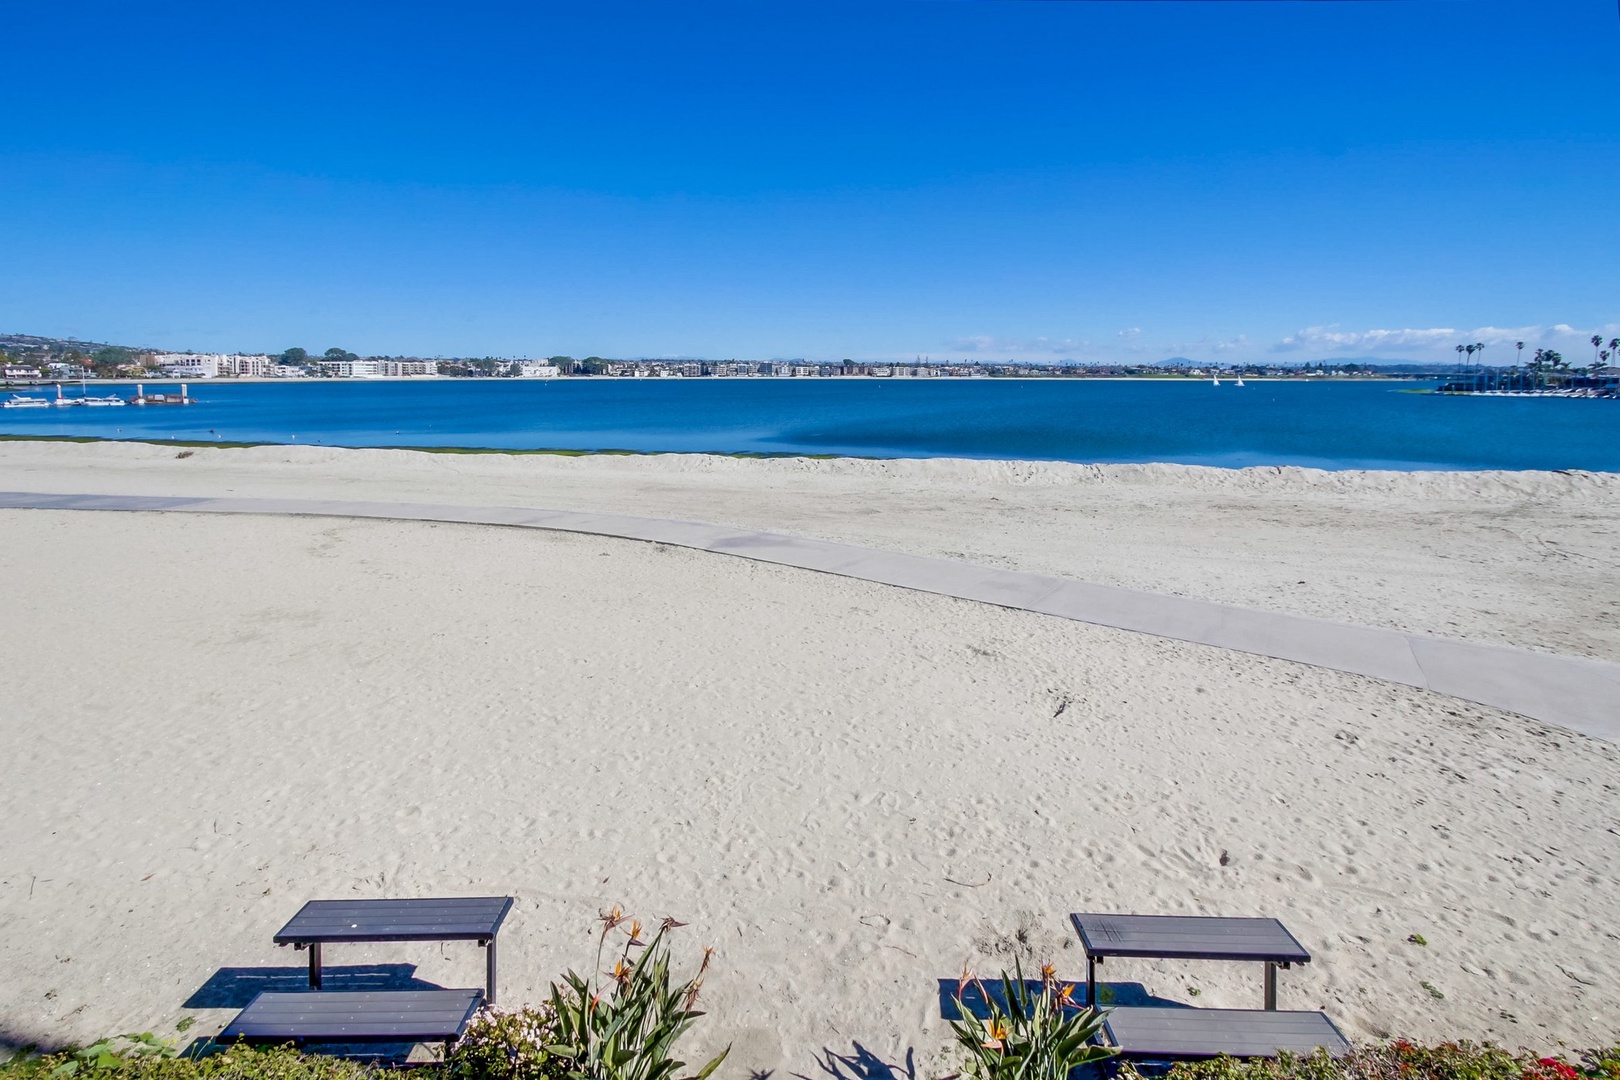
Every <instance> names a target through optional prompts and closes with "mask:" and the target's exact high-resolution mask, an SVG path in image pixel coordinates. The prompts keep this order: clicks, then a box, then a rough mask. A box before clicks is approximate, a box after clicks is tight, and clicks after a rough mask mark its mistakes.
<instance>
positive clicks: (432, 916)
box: [273, 896, 513, 1005]
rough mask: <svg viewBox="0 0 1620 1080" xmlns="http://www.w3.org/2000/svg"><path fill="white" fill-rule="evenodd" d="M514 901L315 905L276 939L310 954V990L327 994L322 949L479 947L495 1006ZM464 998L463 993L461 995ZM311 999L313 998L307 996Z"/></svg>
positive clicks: (487, 994) (489, 898)
mask: <svg viewBox="0 0 1620 1080" xmlns="http://www.w3.org/2000/svg"><path fill="white" fill-rule="evenodd" d="M512 903H513V901H512V898H511V897H510V896H468V897H455V898H449V899H443V898H437V897H434V898H424V899H410V900H311V901H310V902H309V903H307V904H305V905H304V906H303V907H301V908H299V909H298V914H296V915H294V916H293V917H292V920H291V921H290V922H288V923H287V925H286V926H283V927H282V928H281V929H280V930H279V931H278V932H277V933H276V936H275V938H274V939H273V940H274V941H275V943H276V944H277V945H291V946H292V947H293V948H294V949H308V950H309V987H310V989H311V990H319V989H320V988H321V946H323V945H329V944H335V943H346V942H369V941H476V942H478V944H479V945H481V946H483V947H484V948H485V949H486V950H487V953H486V955H485V957H484V963H485V976H486V987H485V991H484V994H483V997H484V1000H485V1001H488V1002H489V1003H490V1004H491V1005H493V1004H494V1003H495V935H496V934H497V933H499V932H500V929H501V923H502V922H503V921H504V920H505V919H506V914H507V912H509V911H511V910H512ZM458 992H459V991H458ZM301 996H305V997H307V996H308V995H301Z"/></svg>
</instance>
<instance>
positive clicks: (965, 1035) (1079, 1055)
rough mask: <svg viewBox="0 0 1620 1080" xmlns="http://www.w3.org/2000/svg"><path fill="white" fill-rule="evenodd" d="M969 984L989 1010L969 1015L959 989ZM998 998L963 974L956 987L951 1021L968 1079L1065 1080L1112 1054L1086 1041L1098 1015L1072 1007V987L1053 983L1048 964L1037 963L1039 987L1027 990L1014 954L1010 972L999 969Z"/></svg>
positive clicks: (1096, 1026) (1098, 1023)
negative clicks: (956, 1015)
mask: <svg viewBox="0 0 1620 1080" xmlns="http://www.w3.org/2000/svg"><path fill="white" fill-rule="evenodd" d="M969 985H972V986H975V987H976V988H977V989H978V991H979V994H980V996H981V997H982V998H983V999H984V1001H985V1005H986V1008H987V1011H988V1012H989V1014H990V1015H988V1016H986V1017H984V1018H982V1019H981V1018H979V1017H977V1016H974V1015H972V1014H971V1013H970V1012H969V1011H968V1009H967V1007H966V1006H965V1005H963V1003H962V993H963V991H964V990H966V989H967V987H968V986H969ZM1001 989H1002V994H1003V997H1002V1000H1001V1001H997V1000H996V999H995V998H994V997H992V996H991V995H990V994H989V993H988V992H986V990H985V987H984V984H983V983H982V982H980V981H979V980H978V979H977V978H975V977H974V976H972V975H971V974H968V973H966V972H964V973H963V975H962V979H961V981H960V982H959V983H958V984H957V988H956V1006H957V1010H958V1012H959V1013H960V1014H961V1018H960V1019H957V1020H952V1021H951V1022H950V1023H951V1031H952V1033H953V1034H954V1035H955V1036H956V1042H957V1044H958V1045H959V1046H960V1047H961V1048H962V1049H963V1050H965V1051H966V1052H967V1073H968V1075H969V1076H971V1077H973V1078H974V1080H1067V1078H1068V1075H1069V1073H1070V1072H1072V1071H1073V1070H1074V1069H1076V1068H1078V1067H1079V1066H1081V1065H1086V1064H1089V1063H1091V1062H1094V1061H1102V1060H1103V1059H1105V1058H1109V1057H1112V1056H1113V1054H1114V1051H1113V1050H1111V1049H1109V1048H1107V1047H1103V1046H1092V1045H1090V1043H1091V1040H1092V1037H1093V1036H1095V1035H1096V1034H1097V1031H1098V1030H1099V1029H1100V1028H1101V1027H1102V1014H1101V1013H1099V1012H1098V1011H1097V1010H1096V1009H1094V1008H1091V1007H1089V1006H1088V1007H1087V1008H1085V1009H1079V1010H1075V1009H1073V1007H1072V1005H1071V1002H1070V995H1071V994H1072V993H1073V989H1074V988H1073V987H1070V986H1065V987H1063V988H1062V989H1059V988H1058V983H1057V976H1056V974H1055V972H1054V971H1053V970H1052V965H1050V964H1047V965H1045V966H1043V967H1042V968H1041V988H1040V991H1039V992H1038V993H1034V994H1032V993H1030V990H1029V987H1028V986H1027V985H1026V984H1025V982H1024V970H1023V965H1022V964H1020V963H1019V962H1018V960H1017V959H1016V958H1015V959H1014V960H1013V974H1012V975H1011V976H1008V974H1007V973H1006V972H1005V971H1003V972H1002V973H1001Z"/></svg>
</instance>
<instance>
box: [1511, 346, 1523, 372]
mask: <svg viewBox="0 0 1620 1080" xmlns="http://www.w3.org/2000/svg"><path fill="white" fill-rule="evenodd" d="M1513 347H1514V348H1516V349H1518V350H1519V351H1518V353H1517V354H1516V360H1515V363H1514V365H1513V366H1514V367H1515V368H1521V367H1524V342H1522V341H1515V342H1514V343H1513Z"/></svg>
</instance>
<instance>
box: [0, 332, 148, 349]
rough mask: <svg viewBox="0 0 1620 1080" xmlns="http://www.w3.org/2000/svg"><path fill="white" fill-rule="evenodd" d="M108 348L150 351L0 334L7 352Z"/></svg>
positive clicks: (2, 346)
mask: <svg viewBox="0 0 1620 1080" xmlns="http://www.w3.org/2000/svg"><path fill="white" fill-rule="evenodd" d="M109 348H125V349H128V350H129V351H130V352H150V351H152V350H150V349H147V348H145V347H144V346H139V345H122V346H120V345H114V344H112V343H111V342H106V341H80V340H79V339H78V338H53V337H35V336H34V335H32V334H0V349H6V350H7V351H27V352H38V351H40V350H44V351H46V352H52V353H63V352H82V353H93V352H95V351H96V350H97V349H109Z"/></svg>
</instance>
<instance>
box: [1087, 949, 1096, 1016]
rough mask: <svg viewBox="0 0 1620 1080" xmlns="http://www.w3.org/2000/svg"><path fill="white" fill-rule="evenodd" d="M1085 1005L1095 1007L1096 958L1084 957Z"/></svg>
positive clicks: (1090, 1007)
mask: <svg viewBox="0 0 1620 1080" xmlns="http://www.w3.org/2000/svg"><path fill="white" fill-rule="evenodd" d="M1086 1007H1087V1008H1089V1009H1095V1008H1096V1007H1097V958H1096V957H1095V956H1088V957H1086Z"/></svg>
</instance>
